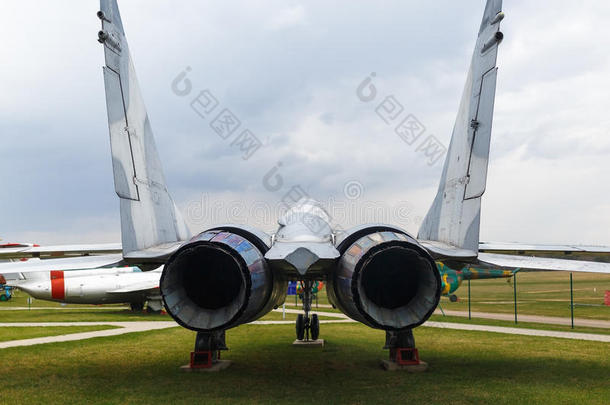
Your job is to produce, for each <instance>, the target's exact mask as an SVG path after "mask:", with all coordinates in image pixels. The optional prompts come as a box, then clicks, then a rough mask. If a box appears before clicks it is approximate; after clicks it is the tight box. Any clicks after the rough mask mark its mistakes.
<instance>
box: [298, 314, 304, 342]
mask: <svg viewBox="0 0 610 405" xmlns="http://www.w3.org/2000/svg"><path fill="white" fill-rule="evenodd" d="M296 330H297V339H298V340H303V339H304V338H305V317H304V316H303V314H299V315H298V316H297V322H296Z"/></svg>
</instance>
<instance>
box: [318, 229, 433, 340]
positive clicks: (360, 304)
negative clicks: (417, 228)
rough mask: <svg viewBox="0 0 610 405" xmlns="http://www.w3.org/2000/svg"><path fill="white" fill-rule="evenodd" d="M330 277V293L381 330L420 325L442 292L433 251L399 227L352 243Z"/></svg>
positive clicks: (340, 304) (357, 316)
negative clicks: (430, 251)
mask: <svg viewBox="0 0 610 405" xmlns="http://www.w3.org/2000/svg"><path fill="white" fill-rule="evenodd" d="M329 282H330V287H329V289H328V293H329V296H330V298H331V300H332V301H333V303H334V304H335V305H336V306H337V307H339V308H340V309H341V310H342V311H343V312H344V313H345V314H347V315H348V316H349V317H351V318H353V319H355V320H357V321H360V322H363V323H365V324H367V325H369V326H371V327H374V328H378V329H384V330H402V329H408V328H414V327H416V326H419V325H421V324H422V323H424V322H425V321H426V320H427V319H428V318H429V317H430V315H432V313H433V312H434V309H435V308H436V306H437V305H438V302H439V299H440V293H441V279H440V275H439V272H438V270H437V268H436V264H435V262H434V260H433V259H432V257H431V256H430V255H429V254H428V252H427V251H426V250H425V249H424V248H423V247H421V246H420V245H419V244H418V243H417V241H416V240H415V239H414V238H412V237H410V236H408V235H406V234H404V233H401V232H397V231H396V232H394V231H382V232H379V231H377V232H372V233H369V234H366V235H364V236H361V237H360V238H359V239H357V240H356V241H354V242H353V243H351V245H349V247H347V248H346V249H345V250H344V252H343V254H342V256H341V259H340V261H339V264H338V266H337V269H336V271H335V273H334V274H332V275H331V277H330V280H329Z"/></svg>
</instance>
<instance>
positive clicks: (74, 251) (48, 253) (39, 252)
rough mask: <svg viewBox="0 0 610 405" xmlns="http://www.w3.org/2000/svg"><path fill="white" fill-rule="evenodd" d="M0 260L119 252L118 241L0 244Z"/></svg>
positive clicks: (119, 245)
mask: <svg viewBox="0 0 610 405" xmlns="http://www.w3.org/2000/svg"><path fill="white" fill-rule="evenodd" d="M0 247H1V248H0V260H2V259H22V258H31V257H38V258H59V257H74V256H89V255H102V254H115V253H121V251H122V250H121V249H122V248H121V244H120V243H98V244H83V245H80V244H79V245H56V246H38V245H31V244H17V243H16V244H6V245H0Z"/></svg>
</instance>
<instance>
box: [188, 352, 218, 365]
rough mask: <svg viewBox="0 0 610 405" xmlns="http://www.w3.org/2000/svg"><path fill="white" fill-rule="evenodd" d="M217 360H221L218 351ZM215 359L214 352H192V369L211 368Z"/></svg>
mask: <svg viewBox="0 0 610 405" xmlns="http://www.w3.org/2000/svg"><path fill="white" fill-rule="evenodd" d="M217 353H218V354H217V357H216V359H220V350H218V351H217ZM213 359H214V352H213V351H212V350H206V351H201V352H191V363H190V367H191V368H211V367H212V364H213V363H212V360H213Z"/></svg>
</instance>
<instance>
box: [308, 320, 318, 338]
mask: <svg viewBox="0 0 610 405" xmlns="http://www.w3.org/2000/svg"><path fill="white" fill-rule="evenodd" d="M309 329H310V332H311V340H318V337H320V320H319V319H318V314H313V315H312V316H311V325H310V327H309Z"/></svg>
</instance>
